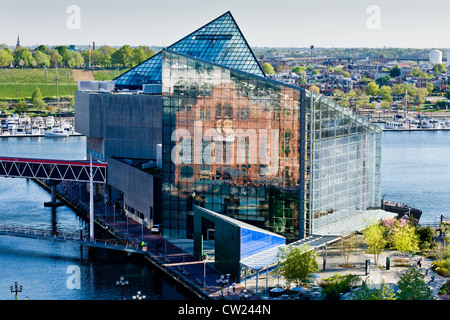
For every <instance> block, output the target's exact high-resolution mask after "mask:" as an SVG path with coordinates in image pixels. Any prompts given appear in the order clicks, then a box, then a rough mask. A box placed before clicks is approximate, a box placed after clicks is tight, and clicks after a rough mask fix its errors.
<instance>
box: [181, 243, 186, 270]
mask: <svg viewBox="0 0 450 320" xmlns="http://www.w3.org/2000/svg"><path fill="white" fill-rule="evenodd" d="M184 249H186V248H182V250H183V273H184Z"/></svg>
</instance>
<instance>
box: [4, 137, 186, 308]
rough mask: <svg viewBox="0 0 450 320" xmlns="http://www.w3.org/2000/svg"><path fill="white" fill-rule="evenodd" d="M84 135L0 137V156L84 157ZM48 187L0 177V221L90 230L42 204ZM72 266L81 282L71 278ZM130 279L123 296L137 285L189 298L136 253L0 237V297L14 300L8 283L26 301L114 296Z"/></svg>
mask: <svg viewBox="0 0 450 320" xmlns="http://www.w3.org/2000/svg"><path fill="white" fill-rule="evenodd" d="M85 141H86V140H85V138H84V137H70V138H61V139H59V138H58V139H49V138H47V139H46V138H45V137H39V138H38V137H33V138H32V137H21V138H0V156H9V157H11V156H17V157H35V158H47V159H51V158H53V159H74V160H80V159H85V145H86V144H85ZM49 200H50V195H49V193H48V192H46V191H45V190H43V189H42V188H41V187H39V186H38V185H37V184H35V183H34V182H32V181H27V180H26V179H6V178H0V225H8V226H12V225H15V226H21V227H27V226H28V227H33V228H39V229H44V230H57V231H67V232H73V231H75V232H77V231H78V230H80V229H83V230H84V232H85V234H88V233H89V231H88V230H89V228H88V225H87V224H86V223H85V222H84V221H83V220H82V219H80V218H78V217H77V216H76V214H75V213H74V212H73V211H72V210H71V209H69V208H67V207H64V206H62V207H58V208H56V210H55V209H52V208H47V207H44V202H46V201H49ZM74 270H75V272H77V274H79V275H80V278H81V279H80V280H81V281H80V285H79V286H77V283H76V282H74V281H72V279H73V278H74V273H73V272H74ZM121 276H123V277H125V279H127V280H128V281H129V286H128V287H126V288H125V289H124V297H125V298H126V299H131V298H132V296H133V295H135V294H136V293H137V291H138V290H140V291H141V292H142V294H145V295H146V296H147V299H153V300H161V299H162V300H184V299H192V297H190V296H188V295H187V294H186V293H185V292H183V291H181V290H179V289H178V288H177V287H175V285H174V283H172V282H169V281H167V280H166V279H165V278H164V276H163V275H162V274H161V273H160V272H159V271H157V270H154V269H153V268H151V267H149V266H148V265H147V264H145V263H144V262H143V261H141V260H140V259H139V258H137V257H131V258H130V257H127V256H126V254H125V253H122V252H112V251H106V250H98V249H96V250H95V252H93V251H89V250H88V249H87V248H86V247H85V248H83V249H82V248H81V247H80V246H79V245H76V244H70V243H60V242H53V241H48V240H34V239H25V238H16V237H8V236H0V300H11V299H14V294H12V293H11V291H10V286H11V285H14V282H15V281H17V282H18V284H19V285H22V286H23V291H22V293H19V295H18V298H19V299H24V298H25V297H28V298H29V299H30V300H106V299H108V300H115V299H121V295H122V291H121V290H120V289H119V288H117V287H116V280H119V279H120V277H121Z"/></svg>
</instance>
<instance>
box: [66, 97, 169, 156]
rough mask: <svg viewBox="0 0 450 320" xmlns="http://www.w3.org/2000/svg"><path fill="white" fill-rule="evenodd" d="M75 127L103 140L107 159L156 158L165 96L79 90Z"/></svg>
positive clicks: (91, 136) (82, 132) (89, 136)
mask: <svg viewBox="0 0 450 320" xmlns="http://www.w3.org/2000/svg"><path fill="white" fill-rule="evenodd" d="M75 128H76V131H77V132H79V133H81V134H83V135H85V136H86V137H88V138H99V139H103V156H104V159H105V160H107V159H108V158H109V157H111V156H116V157H129V158H141V159H156V145H157V144H159V143H162V99H161V96H158V95H144V94H124V93H102V92H92V91H77V92H75ZM96 149H97V150H96V151H99V150H98V148H96Z"/></svg>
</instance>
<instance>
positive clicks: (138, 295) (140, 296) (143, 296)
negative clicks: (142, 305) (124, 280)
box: [133, 291, 147, 300]
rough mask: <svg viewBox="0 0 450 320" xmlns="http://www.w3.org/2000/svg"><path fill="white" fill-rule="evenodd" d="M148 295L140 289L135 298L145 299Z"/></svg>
mask: <svg viewBox="0 0 450 320" xmlns="http://www.w3.org/2000/svg"><path fill="white" fill-rule="evenodd" d="M146 298H147V297H146V296H145V295H143V294H142V293H141V291H138V292H137V294H136V295H135V296H133V300H144V299H146Z"/></svg>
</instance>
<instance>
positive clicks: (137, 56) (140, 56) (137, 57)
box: [131, 47, 147, 66]
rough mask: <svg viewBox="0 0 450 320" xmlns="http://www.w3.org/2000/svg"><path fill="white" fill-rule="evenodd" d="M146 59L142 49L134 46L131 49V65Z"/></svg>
mask: <svg viewBox="0 0 450 320" xmlns="http://www.w3.org/2000/svg"><path fill="white" fill-rule="evenodd" d="M145 60H147V59H146V55H145V52H144V49H142V48H139V47H136V48H134V49H133V56H132V57H131V61H132V65H133V66H135V65H138V64H140V63H141V62H144V61H145Z"/></svg>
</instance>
